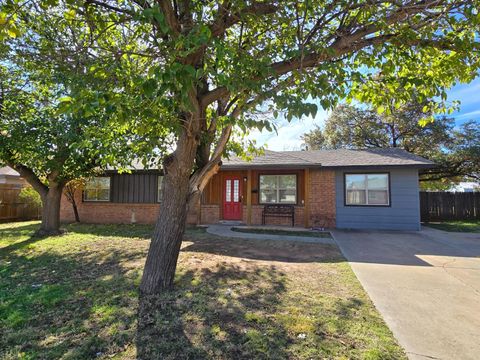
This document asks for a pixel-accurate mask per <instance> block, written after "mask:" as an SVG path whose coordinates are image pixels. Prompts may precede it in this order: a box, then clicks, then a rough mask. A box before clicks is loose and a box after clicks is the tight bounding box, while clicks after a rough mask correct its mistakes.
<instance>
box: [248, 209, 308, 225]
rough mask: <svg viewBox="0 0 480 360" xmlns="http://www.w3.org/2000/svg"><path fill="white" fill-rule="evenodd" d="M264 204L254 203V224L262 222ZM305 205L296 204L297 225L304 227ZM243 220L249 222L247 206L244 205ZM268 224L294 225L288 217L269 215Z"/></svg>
mask: <svg viewBox="0 0 480 360" xmlns="http://www.w3.org/2000/svg"><path fill="white" fill-rule="evenodd" d="M263 208H264V206H263V205H252V225H261V224H262V211H263ZM303 216H304V207H303V206H295V226H299V227H303V226H304V222H303ZM243 222H244V223H245V224H246V223H247V207H246V206H244V207H243ZM265 224H266V225H285V226H292V219H291V218H286V217H267V219H266V221H265Z"/></svg>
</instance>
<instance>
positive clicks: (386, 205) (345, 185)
mask: <svg viewBox="0 0 480 360" xmlns="http://www.w3.org/2000/svg"><path fill="white" fill-rule="evenodd" d="M349 175H357V176H358V175H362V176H364V177H365V204H350V203H348V202H347V201H348V200H347V199H348V196H347V191H348V190H349V189H347V176H349ZM368 175H386V176H387V189H386V190H387V203H386V204H369V203H368V192H369V188H368ZM344 182H345V184H344V189H345V206H379V207H388V206H390V173H345V175H344ZM350 190H352V189H350ZM355 190H364V189H355ZM375 190H377V191H378V189H375ZM375 190H373V189H372V191H375ZM382 191H384V189H382Z"/></svg>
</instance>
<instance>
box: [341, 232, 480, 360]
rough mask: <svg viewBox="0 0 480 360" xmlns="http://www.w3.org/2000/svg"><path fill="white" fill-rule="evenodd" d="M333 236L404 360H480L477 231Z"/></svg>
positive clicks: (358, 233) (479, 258) (479, 243)
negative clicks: (406, 356) (406, 359)
mask: <svg viewBox="0 0 480 360" xmlns="http://www.w3.org/2000/svg"><path fill="white" fill-rule="evenodd" d="M333 235H334V238H335V240H336V241H337V243H338V245H339V247H340V249H341V250H342V252H343V254H344V256H345V257H346V258H347V259H348V261H349V262H350V264H351V266H352V269H353V271H354V272H355V274H356V275H357V277H358V279H359V280H360V282H361V283H362V285H363V287H364V288H365V290H366V291H367V292H368V294H369V295H370V298H371V299H372V301H373V302H374V304H375V306H376V307H377V309H378V310H379V311H380V313H381V314H382V315H383V317H384V319H385V321H386V322H387V324H388V326H389V327H390V329H391V330H392V331H393V333H394V335H395V337H396V338H397V339H398V341H399V342H400V344H401V345H402V346H403V347H404V348H405V351H406V352H407V355H408V357H409V358H410V359H479V358H480V234H467V233H447V232H444V231H440V230H434V229H430V228H425V229H423V230H422V231H421V232H411V233H408V232H380V231H358V230H355V231H342V230H335V231H334V232H333Z"/></svg>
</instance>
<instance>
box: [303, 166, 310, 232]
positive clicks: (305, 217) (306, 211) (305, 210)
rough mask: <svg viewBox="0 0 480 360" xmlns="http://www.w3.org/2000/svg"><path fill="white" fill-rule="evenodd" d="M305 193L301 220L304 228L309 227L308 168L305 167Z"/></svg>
mask: <svg viewBox="0 0 480 360" xmlns="http://www.w3.org/2000/svg"><path fill="white" fill-rule="evenodd" d="M304 178H305V179H304V181H305V194H304V208H303V222H304V226H305V227H306V228H308V227H310V169H308V168H306V169H305V176H304Z"/></svg>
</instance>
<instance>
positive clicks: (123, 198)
mask: <svg viewBox="0 0 480 360" xmlns="http://www.w3.org/2000/svg"><path fill="white" fill-rule="evenodd" d="M158 176H159V174H155V173H136V174H113V175H111V179H112V181H111V183H110V184H111V185H110V199H111V201H112V202H114V203H132V204H135V203H139V204H140V203H143V204H145V203H156V202H157V194H158Z"/></svg>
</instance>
